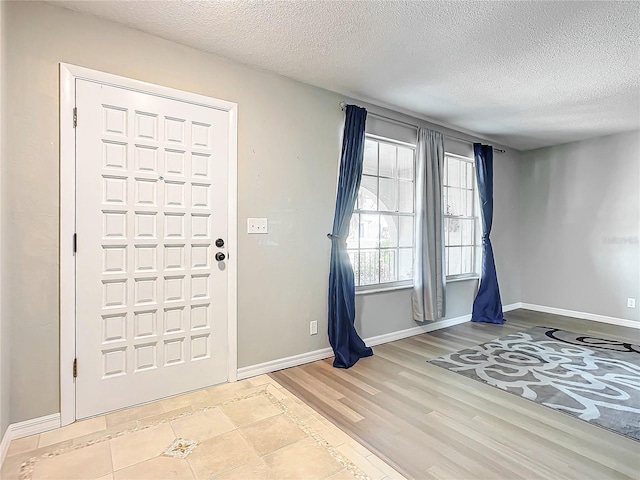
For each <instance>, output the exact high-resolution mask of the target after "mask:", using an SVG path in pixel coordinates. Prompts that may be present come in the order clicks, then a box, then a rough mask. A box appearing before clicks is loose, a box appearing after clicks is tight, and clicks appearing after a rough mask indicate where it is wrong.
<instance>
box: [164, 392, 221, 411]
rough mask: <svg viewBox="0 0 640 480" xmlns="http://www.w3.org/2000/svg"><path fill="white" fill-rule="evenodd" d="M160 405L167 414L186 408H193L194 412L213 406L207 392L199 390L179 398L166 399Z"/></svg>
mask: <svg viewBox="0 0 640 480" xmlns="http://www.w3.org/2000/svg"><path fill="white" fill-rule="evenodd" d="M159 403H160V405H161V406H162V409H163V410H164V411H165V412H171V411H172V410H177V409H179V408H184V407H192V408H193V409H194V410H197V409H198V408H202V407H208V406H210V405H211V403H210V399H209V396H208V395H207V391H206V390H197V391H195V392H191V393H185V394H184V395H178V396H177V397H171V398H165V399H164V400H160V402H159Z"/></svg>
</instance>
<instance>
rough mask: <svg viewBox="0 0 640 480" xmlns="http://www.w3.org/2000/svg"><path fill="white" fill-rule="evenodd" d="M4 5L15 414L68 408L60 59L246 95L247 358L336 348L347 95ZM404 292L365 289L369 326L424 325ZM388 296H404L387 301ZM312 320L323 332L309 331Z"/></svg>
mask: <svg viewBox="0 0 640 480" xmlns="http://www.w3.org/2000/svg"><path fill="white" fill-rule="evenodd" d="M5 16H6V20H7V38H8V42H9V44H10V48H9V49H8V56H7V69H6V71H7V78H6V85H5V86H6V89H7V97H6V98H7V99H10V101H9V103H8V104H7V105H5V107H6V108H4V109H3V112H2V115H3V116H4V121H5V122H6V121H7V119H10V120H11V121H10V122H7V124H6V127H7V137H5V138H11V139H12V141H11V143H10V144H9V145H7V146H6V147H7V148H6V152H5V153H6V155H5V157H4V161H3V170H4V171H3V176H4V187H5V191H4V202H3V208H4V210H3V213H4V215H5V218H4V225H3V226H4V227H5V228H4V236H3V238H2V240H3V243H4V245H3V248H4V251H5V252H10V255H6V256H5V259H4V265H3V268H2V275H3V279H4V282H3V283H4V285H5V289H6V290H5V292H4V294H5V295H4V298H5V300H6V301H5V305H4V310H3V312H4V313H5V314H6V315H4V318H5V319H10V322H11V325H10V326H11V341H12V349H11V352H10V353H11V359H10V362H11V364H10V381H11V383H10V395H11V402H10V405H11V417H10V421H11V422H17V421H22V420H26V419H29V418H34V417H39V416H43V415H47V414H51V413H54V412H57V411H59V378H58V368H59V367H58V358H59V340H58V337H59V315H58V309H59V300H58V289H59V283H58V274H59V268H58V246H59V238H58V237H59V225H58V224H59V211H58V209H59V155H58V135H59V133H58V128H59V126H58V108H59V107H58V88H59V86H58V63H59V62H67V63H72V64H77V65H81V66H84V67H88V68H93V69H97V70H102V71H105V72H109V73H113V74H117V75H123V76H127V77H130V78H135V79H139V80H143V81H147V82H152V83H157V84H161V85H166V86H169V87H173V88H178V89H182V90H187V91H191V92H195V93H199V94H203V95H208V96H212V97H217V98H222V99H225V100H230V101H233V102H237V103H238V105H239V124H238V129H239V132H238V133H239V159H238V162H239V165H238V170H239V171H238V177H239V195H238V197H239V198H238V204H239V224H240V231H239V236H238V237H239V252H238V366H239V367H244V366H249V365H254V364H257V363H261V362H266V361H270V360H276V359H279V358H283V357H287V356H291V355H296V354H300V353H305V352H310V351H314V350H317V349H321V348H325V347H328V341H327V336H326V333H325V332H326V331H327V305H326V303H327V284H328V274H329V250H330V243H329V241H328V240H327V239H326V233H327V232H329V231H330V229H331V224H332V220H333V210H334V205H335V188H336V179H337V167H338V161H339V152H340V134H341V129H342V123H343V113H342V112H341V110H340V108H339V102H340V101H341V100H343V97H341V96H339V95H337V94H335V93H332V92H328V91H326V90H322V89H319V88H315V87H311V86H309V85H305V84H302V83H299V82H295V81H292V80H289V79H286V78H283V77H280V76H277V75H273V74H270V73H266V72H263V71H259V70H255V69H251V68H249V67H246V66H243V65H240V64H238V63H234V62H231V61H227V60H223V59H220V58H218V57H215V56H213V55H209V54H205V53H203V52H200V51H196V50H193V49H191V48H187V47H184V46H181V45H178V44H175V43H171V42H168V41H165V40H162V39H159V38H156V37H153V36H150V35H147V34H144V33H141V32H139V31H136V30H132V29H129V28H126V27H123V26H120V25H116V24H113V23H110V22H107V21H103V20H99V19H97V18H94V17H89V16H85V15H81V14H78V13H74V12H71V11H68V10H64V9H61V8H58V7H56V6H54V5H51V4H42V3H36V2H11V3H8V4H7V6H6V12H5ZM4 70H5V69H3V71H4ZM443 130H446V129H443ZM445 133H448V132H445ZM458 136H459V135H458ZM516 159H517V152H510V153H509V154H508V155H506V156H504V157H498V156H497V158H496V184H497V185H499V187H498V186H497V187H496V190H498V189H500V190H501V191H500V192H498V191H496V197H497V200H496V203H498V202H500V201H504V203H505V204H509V205H510V206H509V207H508V208H507V207H505V209H504V210H501V207H500V208H499V207H496V220H495V227H494V242H495V245H496V257H497V262H498V273H499V276H500V281H501V286H502V288H503V293H504V297H505V303H508V302H513V301H516V300H517V296H518V292H519V273H518V269H517V268H518V267H517V264H516V258H515V257H514V256H513V255H512V254H513V247H511V246H510V243H516V242H515V241H514V240H513V238H512V230H513V229H514V227H513V225H512V224H511V222H512V217H513V214H512V210H511V208H512V206H513V205H515V203H513V202H516V201H517V200H516V199H515V198H513V195H512V194H513V191H512V188H513V187H512V186H510V185H508V184H509V182H511V181H512V180H513V179H512V176H513V175H514V172H516V171H517V162H516ZM500 196H502V199H501V200H500V199H499V197H500ZM246 217H268V218H269V234H268V235H266V236H260V235H253V236H248V235H246V232H245V230H244V224H245V219H246ZM503 247H504V248H503ZM500 252H504V254H503V253H500ZM9 280H10V281H9ZM474 290H475V282H461V283H459V284H452V285H451V286H450V290H449V291H450V300H449V314H450V316H458V315H463V314H467V313H470V305H471V301H472V300H473V294H474ZM389 297H390V298H392V299H393V300H392V301H391V302H387V301H386V299H387V298H389ZM408 298H409V297H408V296H407V291H402V292H396V293H392V294H384V295H380V296H372V295H369V296H366V297H359V299H358V302H359V308H360V310H361V313H360V316H359V320H358V322H359V327H360V328H361V330H362V334H363V336H365V337H366V336H371V335H379V334H384V333H390V332H393V331H397V330H402V329H404V328H410V327H413V326H415V323H414V322H413V320H411V315H410V312H409V310H408V309H410V302H409V301H408ZM380 304H384V305H390V306H391V305H394V304H395V306H394V307H393V310H390V311H389V312H388V313H384V311H383V310H382V309H380V308H378V305H380ZM311 320H317V321H318V330H319V332H320V334H319V335H316V336H310V335H309V321H311ZM3 391H7V389H4V388H3Z"/></svg>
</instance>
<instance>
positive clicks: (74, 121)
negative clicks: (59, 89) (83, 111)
mask: <svg viewBox="0 0 640 480" xmlns="http://www.w3.org/2000/svg"><path fill="white" fill-rule="evenodd" d="M77 126H78V107H73V128H76V127H77Z"/></svg>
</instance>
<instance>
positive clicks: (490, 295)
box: [471, 143, 504, 323]
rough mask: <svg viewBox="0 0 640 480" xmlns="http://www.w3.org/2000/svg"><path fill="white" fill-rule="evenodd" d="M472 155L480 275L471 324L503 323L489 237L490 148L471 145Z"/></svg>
mask: <svg viewBox="0 0 640 480" xmlns="http://www.w3.org/2000/svg"><path fill="white" fill-rule="evenodd" d="M473 152H474V154H475V157H476V176H477V178H478V192H479V193H480V204H481V207H482V276H481V277H480V287H479V288H478V294H477V295H476V299H475V300H474V301H473V313H472V314H471V321H472V322H485V323H504V316H503V314H502V300H501V299H500V287H498V274H497V273H496V263H495V261H494V259H493V248H492V247H491V240H490V238H489V235H490V234H491V225H492V224H493V147H491V146H489V145H481V144H480V143H474V144H473Z"/></svg>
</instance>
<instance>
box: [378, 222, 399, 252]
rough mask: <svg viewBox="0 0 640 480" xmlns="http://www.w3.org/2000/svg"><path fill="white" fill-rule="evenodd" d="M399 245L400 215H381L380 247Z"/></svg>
mask: <svg viewBox="0 0 640 480" xmlns="http://www.w3.org/2000/svg"><path fill="white" fill-rule="evenodd" d="M397 246H398V216H397V215H380V247H397Z"/></svg>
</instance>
